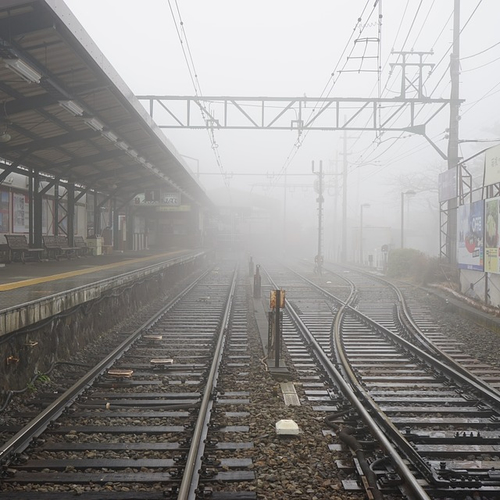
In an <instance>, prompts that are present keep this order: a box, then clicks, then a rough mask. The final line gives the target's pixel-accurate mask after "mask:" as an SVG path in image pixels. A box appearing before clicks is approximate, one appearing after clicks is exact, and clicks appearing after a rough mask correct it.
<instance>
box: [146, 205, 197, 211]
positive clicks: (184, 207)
mask: <svg viewBox="0 0 500 500" xmlns="http://www.w3.org/2000/svg"><path fill="white" fill-rule="evenodd" d="M155 210H156V211H157V212H191V205H179V206H171V205H156V209H155Z"/></svg>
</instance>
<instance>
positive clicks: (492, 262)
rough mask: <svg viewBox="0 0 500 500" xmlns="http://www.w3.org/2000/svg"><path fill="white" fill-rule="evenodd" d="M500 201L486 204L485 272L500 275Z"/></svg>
mask: <svg viewBox="0 0 500 500" xmlns="http://www.w3.org/2000/svg"><path fill="white" fill-rule="evenodd" d="M499 214H500V199H499V198H492V199H489V200H486V201H485V202H484V270H485V271H486V272H488V273H500V259H499V258H498V256H499V252H500V241H499V237H498V222H499V220H500V216H499Z"/></svg>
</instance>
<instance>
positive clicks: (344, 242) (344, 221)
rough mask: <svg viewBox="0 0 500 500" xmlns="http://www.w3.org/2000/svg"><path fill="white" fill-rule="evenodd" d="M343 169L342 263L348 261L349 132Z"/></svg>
mask: <svg viewBox="0 0 500 500" xmlns="http://www.w3.org/2000/svg"><path fill="white" fill-rule="evenodd" d="M342 154H343V156H344V160H343V168H342V250H341V252H340V262H341V263H342V264H345V263H346V261H347V132H344V141H343V153H342Z"/></svg>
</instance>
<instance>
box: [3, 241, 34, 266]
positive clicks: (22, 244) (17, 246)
mask: <svg viewBox="0 0 500 500" xmlns="http://www.w3.org/2000/svg"><path fill="white" fill-rule="evenodd" d="M5 240H6V241H7V247H8V251H9V257H8V260H9V262H11V261H13V260H16V256H18V257H19V260H20V261H21V262H22V263H23V264H24V263H25V262H26V258H28V259H33V260H37V261H40V260H41V257H42V252H43V248H30V246H29V245H28V240H27V239H26V236H25V235H24V234H6V235H5Z"/></svg>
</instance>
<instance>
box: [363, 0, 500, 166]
mask: <svg viewBox="0 0 500 500" xmlns="http://www.w3.org/2000/svg"><path fill="white" fill-rule="evenodd" d="M482 1H483V0H479V1H478V3H477V5H476V6H475V8H474V10H473V11H472V13H471V14H470V15H469V17H468V19H467V21H466V22H465V24H464V25H463V26H462V28H461V29H460V32H459V35H457V36H460V35H461V34H462V32H463V31H464V30H465V29H466V27H467V26H468V25H469V23H470V22H471V20H472V18H473V17H474V15H475V14H476V12H477V10H478V8H479V7H480V5H481V3H482ZM433 4H434V3H433ZM452 15H453V12H452V13H451V14H450V17H449V18H448V20H447V21H446V23H445V26H446V25H447V23H448V22H449V19H450V18H451V16H452ZM443 31H444V27H443V29H442V30H441V32H440V34H439V36H438V39H439V37H440V36H441V35H442V33H443ZM407 38H408V37H407ZM435 43H437V41H436V42H435ZM499 43H500V42H499ZM496 45H497V44H495V45H493V46H491V47H490V48H493V47H494V46H496ZM451 49H452V44H450V46H449V47H448V49H447V50H446V51H445V53H444V54H443V56H442V57H441V59H440V60H439V62H438V63H437V64H436V65H435V66H434V68H433V70H432V71H431V72H429V75H428V76H427V78H426V79H425V80H424V85H425V83H426V82H427V81H428V80H429V78H430V77H431V76H432V75H434V74H435V73H436V69H437V68H438V67H439V66H440V65H441V64H442V63H443V62H444V60H445V58H446V56H447V55H448V54H449V52H450V51H451ZM486 50H488V49H486ZM482 52H483V51H481V52H480V53H482ZM448 71H449V64H447V66H446V68H444V70H443V73H442V75H441V77H440V78H439V80H438V82H437V83H436V84H435V86H434V88H433V90H432V91H431V92H430V93H429V96H432V95H434V94H435V93H436V92H437V89H438V87H439V86H440V84H441V82H442V81H443V80H444V79H445V77H446V76H447V75H448ZM447 86H449V82H447ZM496 86H497V85H495V86H494V87H493V88H492V89H491V90H490V91H489V92H488V93H486V94H485V95H484V96H483V97H482V98H481V99H480V100H482V99H484V98H487V97H489V96H490V95H494V94H496V92H494V93H491V92H492V90H494V89H495V88H496ZM477 102H478V101H476V103H477ZM421 111H422V110H419V111H418V112H417V114H416V116H418V115H419V114H420V113H421ZM463 114H464V113H463ZM402 136H403V133H401V134H400V137H402ZM372 144H373V143H372ZM394 145H395V143H393V144H392V146H391V147H393V146H394ZM375 149H376V148H375ZM389 149H390V148H389ZM373 151H375V150H373ZM387 151H388V150H386V151H385V153H387ZM379 156H380V155H379ZM377 158H378V157H377ZM371 161H373V160H371Z"/></svg>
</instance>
